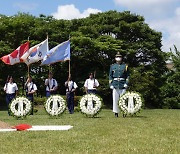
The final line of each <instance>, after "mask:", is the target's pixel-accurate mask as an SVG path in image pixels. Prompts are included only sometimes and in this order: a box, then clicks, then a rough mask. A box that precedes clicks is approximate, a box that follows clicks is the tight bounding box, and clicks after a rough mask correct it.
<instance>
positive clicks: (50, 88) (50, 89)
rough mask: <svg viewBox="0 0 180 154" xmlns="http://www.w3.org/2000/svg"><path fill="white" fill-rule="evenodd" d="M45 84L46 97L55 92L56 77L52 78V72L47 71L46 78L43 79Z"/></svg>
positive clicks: (56, 86) (56, 87) (56, 85)
mask: <svg viewBox="0 0 180 154" xmlns="http://www.w3.org/2000/svg"><path fill="white" fill-rule="evenodd" d="M45 85H46V97H49V96H51V95H53V94H56V91H57V89H58V83H57V81H56V79H53V74H52V72H49V75H48V79H46V80H45Z"/></svg>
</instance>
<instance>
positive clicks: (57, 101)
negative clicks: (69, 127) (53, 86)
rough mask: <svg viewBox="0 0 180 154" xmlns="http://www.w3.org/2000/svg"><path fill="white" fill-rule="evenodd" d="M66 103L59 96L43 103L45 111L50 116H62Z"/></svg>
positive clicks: (54, 96)
mask: <svg viewBox="0 0 180 154" xmlns="http://www.w3.org/2000/svg"><path fill="white" fill-rule="evenodd" d="M65 102H66V101H65V100H64V99H63V98H62V97H61V96H60V95H52V96H50V97H49V98H48V99H47V101H46V102H45V109H46V111H47V113H48V114H49V115H51V116H57V115H60V114H62V113H63V112H64V111H65V109H66V103H65Z"/></svg>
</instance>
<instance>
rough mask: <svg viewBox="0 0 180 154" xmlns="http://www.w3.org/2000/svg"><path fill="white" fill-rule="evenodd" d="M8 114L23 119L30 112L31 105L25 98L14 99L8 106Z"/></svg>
mask: <svg viewBox="0 0 180 154" xmlns="http://www.w3.org/2000/svg"><path fill="white" fill-rule="evenodd" d="M9 109H10V112H11V114H12V115H13V116H15V117H25V116H27V115H28V114H29V113H30V112H31V110H32V103H31V101H30V100H29V99H27V98H25V97H16V98H15V99H13V100H12V101H11V103H10V104H9Z"/></svg>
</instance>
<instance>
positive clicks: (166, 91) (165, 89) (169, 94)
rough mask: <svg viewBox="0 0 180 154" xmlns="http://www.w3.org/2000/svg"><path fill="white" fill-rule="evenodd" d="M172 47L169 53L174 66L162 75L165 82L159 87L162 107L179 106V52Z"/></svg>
mask: <svg viewBox="0 0 180 154" xmlns="http://www.w3.org/2000/svg"><path fill="white" fill-rule="evenodd" d="M174 47H175V48H174V49H175V51H174V53H173V52H171V54H170V55H171V60H172V63H173V65H174V67H173V69H172V70H170V71H169V72H167V73H166V74H165V75H164V76H163V78H164V79H165V84H164V85H163V86H162V87H161V98H162V104H161V106H162V107H163V108H180V80H179V79H180V52H179V51H178V50H177V48H176V46H174Z"/></svg>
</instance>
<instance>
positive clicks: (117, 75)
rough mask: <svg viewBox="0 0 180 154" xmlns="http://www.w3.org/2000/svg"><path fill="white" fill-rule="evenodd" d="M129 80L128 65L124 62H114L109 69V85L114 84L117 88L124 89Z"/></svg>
mask: <svg viewBox="0 0 180 154" xmlns="http://www.w3.org/2000/svg"><path fill="white" fill-rule="evenodd" d="M128 81H129V71H128V65H126V64H124V63H122V64H117V63H115V64H112V65H111V66H110V71H109V85H110V86H113V87H114V88H115V89H123V88H125V87H124V85H125V84H126V85H128Z"/></svg>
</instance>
